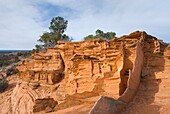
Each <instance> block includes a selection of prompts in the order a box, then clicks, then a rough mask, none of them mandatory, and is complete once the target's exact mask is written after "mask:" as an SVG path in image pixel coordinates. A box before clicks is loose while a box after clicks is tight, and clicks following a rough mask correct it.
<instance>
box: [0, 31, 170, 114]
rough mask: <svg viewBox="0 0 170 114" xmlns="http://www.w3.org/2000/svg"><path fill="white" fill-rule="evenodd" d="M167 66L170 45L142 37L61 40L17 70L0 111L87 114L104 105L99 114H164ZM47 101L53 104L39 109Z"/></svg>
mask: <svg viewBox="0 0 170 114" xmlns="http://www.w3.org/2000/svg"><path fill="white" fill-rule="evenodd" d="M169 67H170V46H168V44H166V43H164V42H163V41H161V40H159V39H157V38H155V37H153V36H151V35H148V34H146V33H145V32H139V31H137V32H134V33H132V34H130V35H127V36H122V37H120V38H115V39H112V40H110V41H106V40H100V39H96V40H88V41H82V42H63V41H59V42H58V43H57V45H56V46H55V47H54V48H49V49H48V50H47V51H46V52H36V51H34V52H33V53H32V58H30V59H26V60H24V61H23V62H22V63H21V64H20V65H19V66H18V67H17V68H18V70H19V71H20V72H19V74H18V76H19V78H20V79H21V80H20V81H19V82H18V84H17V85H16V87H15V88H14V90H13V91H12V93H11V94H10V95H9V97H8V100H7V102H4V103H2V104H1V105H0V107H2V108H0V112H2V114H5V113H11V114H12V113H16V114H29V113H38V112H39V111H41V112H39V113H41V114H42V113H45V112H51V111H53V112H52V113H63V114H64V113H73V114H74V113H75V112H76V113H78V114H83V113H84V114H87V113H89V111H90V110H91V108H92V107H93V105H95V102H97V103H101V106H102V105H103V106H104V107H103V108H102V107H100V106H99V107H98V109H99V110H98V112H97V113H98V114H100V113H102V111H105V112H106V111H107V109H108V113H107V114H109V113H112V112H114V111H115V110H116V111H115V113H116V114H117V113H122V114H143V113H145V114H159V113H160V114H163V113H164V112H167V113H168V111H170V110H169V109H168V107H169V106H170V104H169V101H170V88H169V87H170V84H169V82H170V70H169V69H170V68H169ZM100 96H105V97H101V98H100ZM99 98H100V99H99ZM38 99H44V100H41V101H40V100H38ZM47 99H48V100H47ZM52 99H53V100H52ZM98 99H99V101H98ZM48 101H50V102H52V103H53V105H48V106H45V107H43V108H40V107H41V105H39V104H38V103H40V104H41V103H45V104H48ZM108 102H110V103H111V105H110V104H108ZM97 103H96V104H97ZM54 105H56V106H54ZM115 106H116V108H115ZM5 107H8V108H5ZM37 107H38V108H37ZM122 107H123V108H125V110H122ZM145 110H146V111H145ZM33 111H34V112H33ZM92 111H93V112H94V111H95V107H94V108H93V109H92ZM92 111H91V113H92ZM109 111H111V112H109Z"/></svg>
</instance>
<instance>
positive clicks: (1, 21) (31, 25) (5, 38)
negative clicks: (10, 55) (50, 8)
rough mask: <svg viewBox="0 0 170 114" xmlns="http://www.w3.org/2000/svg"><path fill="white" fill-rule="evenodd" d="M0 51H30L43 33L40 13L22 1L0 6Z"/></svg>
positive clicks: (7, 1)
mask: <svg viewBox="0 0 170 114" xmlns="http://www.w3.org/2000/svg"><path fill="white" fill-rule="evenodd" d="M0 17H1V18H0V49H32V48H33V47H34V45H35V43H36V40H37V39H38V37H39V35H40V34H41V33H42V31H43V29H44V28H43V27H41V24H40V23H38V21H39V20H40V18H41V16H40V12H39V11H38V10H37V9H36V8H35V7H34V6H33V5H31V4H29V3H28V2H26V1H24V0H6V1H1V4H0Z"/></svg>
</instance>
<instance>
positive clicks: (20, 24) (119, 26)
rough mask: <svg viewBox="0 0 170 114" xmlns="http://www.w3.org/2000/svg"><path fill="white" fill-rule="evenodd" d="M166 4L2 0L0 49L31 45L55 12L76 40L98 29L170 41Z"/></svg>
mask: <svg viewBox="0 0 170 114" xmlns="http://www.w3.org/2000/svg"><path fill="white" fill-rule="evenodd" d="M169 4H170V2H169V1H168V0H164V1H162V0H154V1H148V0H126V1H125V0H36V1H35V0H29V1H26V0H6V1H3V0H1V4H0V17H1V18H0V36H1V38H0V40H1V41H0V49H2V48H8V47H4V46H5V44H9V45H8V46H9V48H15V49H18V48H22V49H27V48H28V49H31V48H33V46H34V45H35V43H36V40H37V39H38V36H39V35H40V34H41V33H42V32H43V31H46V30H48V26H49V21H50V19H51V18H52V17H54V16H58V15H59V16H63V17H64V18H66V19H67V20H68V22H69V25H68V29H67V31H66V32H67V34H68V35H70V36H72V37H73V38H74V39H75V41H79V40H82V39H83V37H85V36H87V35H88V34H93V33H94V32H95V30H96V29H98V28H99V29H101V30H103V31H115V32H116V33H117V35H118V36H121V35H124V34H129V33H131V32H133V31H136V30H145V31H146V32H148V33H149V34H151V35H154V36H156V37H158V38H161V39H163V40H164V41H166V42H170V40H169V37H170V32H169V31H170V21H169V20H170V13H169V10H170V7H169ZM43 5H49V6H48V7H43ZM50 5H51V6H50ZM49 7H52V8H51V9H50V8H49ZM8 42H9V43H8ZM24 42H25V43H24ZM14 43H15V44H16V45H14Z"/></svg>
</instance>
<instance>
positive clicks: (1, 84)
mask: <svg viewBox="0 0 170 114" xmlns="http://www.w3.org/2000/svg"><path fill="white" fill-rule="evenodd" d="M7 87H8V81H7V80H6V78H4V77H3V78H1V79H0V93H2V92H4V91H5V89H6V88H7Z"/></svg>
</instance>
